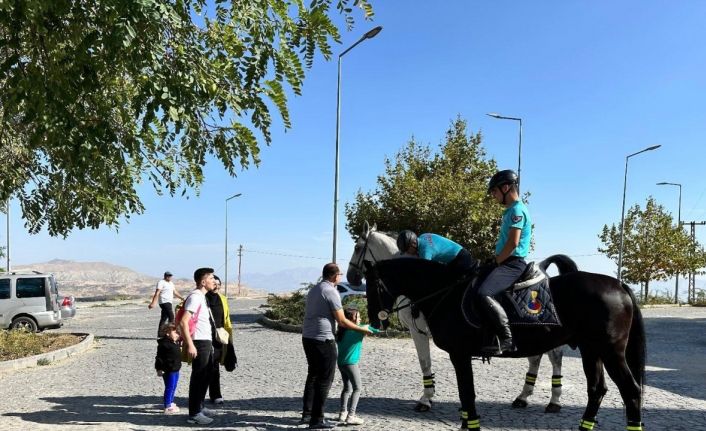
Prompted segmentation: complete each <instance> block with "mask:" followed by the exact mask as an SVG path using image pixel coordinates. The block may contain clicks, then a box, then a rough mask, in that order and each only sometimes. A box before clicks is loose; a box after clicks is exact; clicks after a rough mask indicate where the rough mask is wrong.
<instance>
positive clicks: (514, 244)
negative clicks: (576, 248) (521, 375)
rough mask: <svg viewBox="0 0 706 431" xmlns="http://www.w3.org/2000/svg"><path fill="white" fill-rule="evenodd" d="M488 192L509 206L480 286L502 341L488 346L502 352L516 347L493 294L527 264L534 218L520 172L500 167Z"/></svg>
mask: <svg viewBox="0 0 706 431" xmlns="http://www.w3.org/2000/svg"><path fill="white" fill-rule="evenodd" d="M488 193H489V194H491V195H492V196H493V197H494V198H495V200H496V201H497V202H498V203H499V204H501V205H503V206H504V207H505V211H504V212H503V218H502V222H501V225H500V233H499V235H498V241H497V243H496V244H495V264H496V265H497V266H496V267H495V268H494V269H493V270H492V271H491V272H490V274H488V277H487V278H486V279H485V280H484V281H483V283H482V284H481V285H480V287H479V288H478V295H479V301H480V304H481V307H482V308H483V310H484V311H485V314H486V318H487V319H488V322H489V323H490V324H491V326H492V328H493V330H494V331H495V333H496V335H497V336H498V340H499V341H500V343H499V346H498V345H491V346H485V347H484V348H483V352H484V353H485V354H488V355H502V354H503V353H505V352H512V351H514V349H515V347H514V346H513V344H512V332H510V325H509V324H508V320H507V314H505V310H503V307H502V306H501V305H500V304H499V303H498V302H497V301H496V300H495V299H494V298H493V296H494V295H497V294H498V293H500V292H502V291H504V290H505V289H507V288H508V287H510V286H511V285H512V283H514V282H515V281H516V280H517V279H518V278H519V277H520V276H521V275H522V272H523V271H524V270H525V268H526V267H527V263H526V262H525V257H527V254H528V253H529V248H530V242H531V240H532V220H531V219H530V216H529V211H528V210H527V207H526V206H525V204H524V203H523V202H522V200H521V199H520V196H519V192H518V190H517V174H516V173H515V172H514V171H511V170H504V171H499V172H497V173H496V174H495V175H493V177H492V178H491V179H490V182H489V183H488Z"/></svg>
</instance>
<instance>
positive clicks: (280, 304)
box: [265, 290, 306, 325]
mask: <svg viewBox="0 0 706 431" xmlns="http://www.w3.org/2000/svg"><path fill="white" fill-rule="evenodd" d="M267 305H268V306H269V307H270V309H269V310H267V311H266V312H265V316H266V317H268V318H270V319H272V320H279V321H281V322H283V323H288V324H290V325H301V324H302V323H303V322H304V309H305V307H306V294H305V293H304V292H303V291H302V290H298V291H296V292H294V293H293V294H291V295H289V296H285V295H282V296H280V295H269V296H268V297H267Z"/></svg>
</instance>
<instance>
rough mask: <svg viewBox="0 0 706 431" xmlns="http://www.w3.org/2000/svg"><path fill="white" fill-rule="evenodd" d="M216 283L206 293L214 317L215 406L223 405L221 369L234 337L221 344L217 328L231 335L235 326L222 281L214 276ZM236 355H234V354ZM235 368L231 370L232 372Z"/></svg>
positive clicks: (211, 384) (212, 388) (211, 391)
mask: <svg viewBox="0 0 706 431" xmlns="http://www.w3.org/2000/svg"><path fill="white" fill-rule="evenodd" d="M213 278H214V280H215V281H216V283H215V285H214V288H213V290H212V291H210V292H208V293H206V302H208V306H209V308H210V309H211V314H212V315H213V324H214V327H213V328H212V329H213V331H214V333H213V341H212V343H213V368H212V369H211V378H210V381H209V384H208V396H209V398H210V399H211V402H212V403H213V404H223V403H224V401H223V394H222V393H221V371H220V367H221V365H222V364H225V360H226V354H227V351H226V350H227V349H232V348H233V346H232V343H233V340H232V337H230V336H229V340H228V342H227V343H221V342H220V341H219V340H218V337H216V333H215V331H216V328H222V329H225V331H226V332H227V333H228V334H231V331H232V329H233V325H232V324H231V321H230V310H229V309H228V299H227V298H226V297H225V296H224V295H222V294H221V293H220V289H221V279H220V278H218V276H215V275H214V276H213ZM233 354H234V353H233ZM232 370H233V368H231V369H230V371H232Z"/></svg>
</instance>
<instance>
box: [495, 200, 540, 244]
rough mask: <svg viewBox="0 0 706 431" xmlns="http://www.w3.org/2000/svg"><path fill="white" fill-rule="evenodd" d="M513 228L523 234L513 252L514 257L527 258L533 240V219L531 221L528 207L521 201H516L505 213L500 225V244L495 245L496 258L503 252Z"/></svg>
mask: <svg viewBox="0 0 706 431" xmlns="http://www.w3.org/2000/svg"><path fill="white" fill-rule="evenodd" d="M513 228H514V229H521V230H522V232H520V242H519V243H518V244H517V247H515V250H514V251H513V252H512V256H517V257H523V258H524V257H527V255H528V254H529V249H530V242H531V240H532V219H530V215H529V211H528V210H527V206H525V204H524V203H523V202H522V201H521V200H517V201H515V203H514V204H512V205H511V206H510V207H508V208H506V209H505V211H504V212H503V220H502V223H501V224H500V236H499V237H498V242H497V243H496V244H495V255H496V256H497V255H499V254H500V252H502V251H503V247H505V243H506V242H507V237H508V236H509V234H510V229H513Z"/></svg>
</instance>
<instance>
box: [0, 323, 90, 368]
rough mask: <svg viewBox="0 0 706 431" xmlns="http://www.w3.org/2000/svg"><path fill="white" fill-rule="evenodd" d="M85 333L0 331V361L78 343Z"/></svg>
mask: <svg viewBox="0 0 706 431" xmlns="http://www.w3.org/2000/svg"><path fill="white" fill-rule="evenodd" d="M84 338H85V335H74V334H60V333H53V334H52V333H39V334H35V333H33V332H27V331H21V330H20V331H17V330H15V331H0V361H10V360H13V359H19V358H25V357H27V356H33V355H38V354H40V353H47V352H52V351H54V350H59V349H63V348H64V347H69V346H73V345H74V344H78V343H79V342H81V340H83V339H84Z"/></svg>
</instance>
